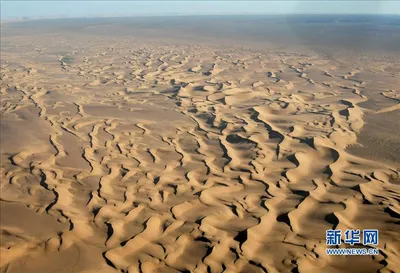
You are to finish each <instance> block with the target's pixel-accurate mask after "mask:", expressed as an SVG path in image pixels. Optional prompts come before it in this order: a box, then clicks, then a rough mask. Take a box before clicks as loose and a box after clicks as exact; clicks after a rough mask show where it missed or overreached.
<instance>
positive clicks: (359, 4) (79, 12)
mask: <svg viewBox="0 0 400 273" xmlns="http://www.w3.org/2000/svg"><path fill="white" fill-rule="evenodd" d="M241 13H266V14H268V13H273V14H280V13H283V14H288V13H352V14H400V1H396V0H392V1H362V0H356V1H338V0H330V1H329V0H320V1H318V0H311V1H288V0H286V1H285V0H280V1H207V0H199V1H73V0H70V1H58V0H54V1H51V0H47V1H21V0H14V1H3V0H1V19H2V20H4V19H10V18H16V17H82V16H126V15H171V14H185V15H196V14H241Z"/></svg>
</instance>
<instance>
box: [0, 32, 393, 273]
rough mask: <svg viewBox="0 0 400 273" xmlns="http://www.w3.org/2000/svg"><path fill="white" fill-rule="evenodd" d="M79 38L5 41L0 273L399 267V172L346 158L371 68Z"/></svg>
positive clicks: (360, 120) (377, 75) (387, 92)
mask: <svg viewBox="0 0 400 273" xmlns="http://www.w3.org/2000/svg"><path fill="white" fill-rule="evenodd" d="M81 38H82V37H80V38H79V39H80V40H79V39H78V38H76V39H77V40H74V39H73V37H71V40H68V39H62V38H60V37H59V38H58V40H57V39H55V38H52V37H47V38H43V39H39V38H34V37H30V38H27V37H18V36H17V37H11V38H10V37H9V38H7V39H8V40H7V43H9V46H7V45H5V46H3V47H2V56H1V58H2V62H1V75H2V78H3V80H2V83H1V96H2V105H1V114H2V119H1V131H2V134H1V146H2V149H1V192H2V195H1V209H2V218H1V237H2V240H1V257H2V258H1V261H0V262H1V264H0V265H1V272H7V273H13V272H85V273H89V272H129V273H132V272H232V273H233V272H246V273H247V272H344V271H348V272H350V271H349V270H351V272H376V271H377V270H380V271H379V272H396V271H398V270H399V268H400V262H399V256H400V241H399V238H400V232H399V228H398V227H399V226H398V224H399V220H398V218H399V214H400V206H399V192H400V184H399V176H400V173H399V170H398V169H396V168H397V167H398V165H397V164H396V162H394V163H387V162H386V161H379V160H370V159H368V158H363V157H359V156H356V155H354V154H350V153H349V152H348V150H347V148H348V147H350V146H352V145H357V144H358V138H357V137H358V134H359V133H360V131H362V128H363V126H364V123H365V122H364V115H365V113H366V112H368V113H369V112H371V111H374V113H375V114H381V113H389V112H396V113H398V111H399V92H398V89H397V88H398V83H399V77H398V76H397V77H396V78H395V79H391V80H387V81H385V82H384V84H383V85H384V86H385V89H384V90H379V91H380V92H381V93H382V94H381V95H379V96H381V97H382V98H385V99H389V100H391V102H390V103H389V102H388V103H387V104H386V105H383V106H382V107H381V108H379V109H373V110H370V109H368V107H367V106H368V105H365V103H367V102H368V101H369V91H368V90H369V88H370V86H369V84H371V85H373V83H370V82H371V81H372V80H371V78H370V76H371V75H372V74H373V77H374V79H375V80H376V81H384V80H385V72H384V71H382V68H381V67H380V66H379V65H378V64H376V63H374V62H373V61H370V63H368V64H365V63H364V64H363V65H361V64H360V63H350V62H346V60H331V59H328V58H324V57H321V56H319V55H312V54H311V53H310V54H309V55H299V54H296V53H293V52H285V53H283V52H280V53H279V54H275V53H273V52H263V51H254V50H246V49H230V50H229V51H228V50H225V48H218V47H217V46H192V47H187V46H184V45H182V46H176V45H157V44H151V43H148V44H146V43H143V44H142V43H139V42H137V41H135V40H118V41H116V40H113V39H111V38H109V39H108V38H106V37H98V38H96V37H92V36H91V37H90V41H89V42H84V40H82V39H81ZM30 39H32V40H30ZM46 39H47V40H46ZM51 39H54V40H52V41H50V40H51ZM57 41H58V42H57ZM14 44H17V46H15V47H14V46H11V45H14ZM35 48H42V50H40V51H37V50H35ZM60 51H65V53H67V54H61V55H60V54H57V52H60ZM22 52H25V54H21V53H22ZM72 53H73V54H72ZM232 60H234V61H232ZM362 67H368V71H364V70H363V68H362ZM356 68H357V69H356ZM365 70H367V69H366V68H365ZM364 73H365V74H366V75H364ZM396 84H397V85H396ZM371 88H375V86H372V87H371ZM365 90H367V91H365ZM378 93H379V92H378ZM360 105H363V106H360ZM397 163H398V162H397ZM330 228H341V229H343V230H344V229H347V228H354V229H364V228H379V231H380V243H379V246H378V248H379V250H380V255H378V256H375V257H374V258H372V257H370V256H361V257H334V256H327V255H326V254H325V231H326V230H327V229H330Z"/></svg>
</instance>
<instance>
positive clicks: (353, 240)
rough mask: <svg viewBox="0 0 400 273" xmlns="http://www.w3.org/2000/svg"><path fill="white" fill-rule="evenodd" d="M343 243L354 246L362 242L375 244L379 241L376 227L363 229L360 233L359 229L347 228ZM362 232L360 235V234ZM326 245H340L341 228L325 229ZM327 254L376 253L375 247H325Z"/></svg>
mask: <svg viewBox="0 0 400 273" xmlns="http://www.w3.org/2000/svg"><path fill="white" fill-rule="evenodd" d="M343 234H344V240H343V243H344V244H348V245H351V246H354V245H355V244H358V245H360V244H362V245H364V246H377V245H378V243H379V231H378V230H377V229H364V230H363V231H362V233H361V231H360V230H359V229H347V230H346V231H345V232H344V233H343ZM361 234H362V235H361ZM326 245H327V246H340V245H342V230H340V229H329V230H327V231H326ZM326 254H328V255H378V254H379V249H377V248H371V247H368V248H367V247H366V248H327V249H326Z"/></svg>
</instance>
